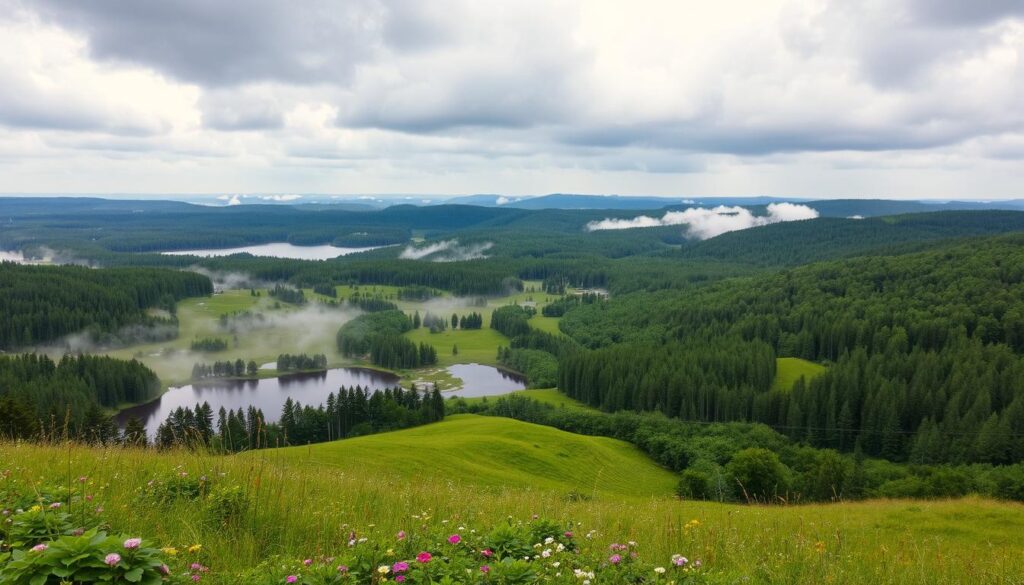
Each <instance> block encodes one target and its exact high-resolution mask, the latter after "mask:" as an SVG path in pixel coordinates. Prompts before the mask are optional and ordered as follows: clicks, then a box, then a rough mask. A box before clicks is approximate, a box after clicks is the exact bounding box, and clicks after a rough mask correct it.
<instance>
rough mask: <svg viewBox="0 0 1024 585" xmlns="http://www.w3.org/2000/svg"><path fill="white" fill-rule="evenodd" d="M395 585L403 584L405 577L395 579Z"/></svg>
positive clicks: (400, 576)
mask: <svg viewBox="0 0 1024 585" xmlns="http://www.w3.org/2000/svg"><path fill="white" fill-rule="evenodd" d="M395 583H405V575H399V576H397V577H395Z"/></svg>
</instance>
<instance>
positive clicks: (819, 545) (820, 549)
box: [814, 540, 825, 553]
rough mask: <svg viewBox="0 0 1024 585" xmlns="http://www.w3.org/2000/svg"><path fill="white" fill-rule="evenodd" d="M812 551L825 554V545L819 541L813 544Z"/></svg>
mask: <svg viewBox="0 0 1024 585" xmlns="http://www.w3.org/2000/svg"><path fill="white" fill-rule="evenodd" d="M814 550H816V551H818V552H820V553H823V552H825V543H824V542H822V541H820V540H819V541H818V542H816V543H814Z"/></svg>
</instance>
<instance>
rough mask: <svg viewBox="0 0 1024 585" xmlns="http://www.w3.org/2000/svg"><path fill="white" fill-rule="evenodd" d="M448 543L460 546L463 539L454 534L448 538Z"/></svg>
mask: <svg viewBox="0 0 1024 585" xmlns="http://www.w3.org/2000/svg"><path fill="white" fill-rule="evenodd" d="M448 542H450V543H452V544H459V543H460V542H462V537H461V536H459V535H458V534H453V535H451V536H449V537H448Z"/></svg>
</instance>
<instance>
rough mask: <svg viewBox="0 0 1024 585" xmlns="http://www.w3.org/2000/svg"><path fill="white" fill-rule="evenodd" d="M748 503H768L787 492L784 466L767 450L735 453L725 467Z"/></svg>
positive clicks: (745, 450) (757, 449)
mask: <svg viewBox="0 0 1024 585" xmlns="http://www.w3.org/2000/svg"><path fill="white" fill-rule="evenodd" d="M726 469H728V471H729V473H731V474H732V476H733V479H735V481H736V483H737V484H739V486H740V489H741V492H742V493H744V494H745V495H746V498H747V500H748V501H751V500H753V501H760V502H768V501H770V500H773V499H774V498H776V497H777V496H780V495H782V494H785V493H786V492H787V491H788V485H789V482H788V475H789V472H788V470H787V469H786V466H785V465H783V464H782V462H781V461H779V456H778V455H776V454H775V453H772V452H771V451H769V450H767V449H761V448H759V447H751V448H748V449H744V450H742V451H739V452H737V453H736V454H735V455H733V456H732V459H731V460H730V461H729V464H728V465H727V466H726Z"/></svg>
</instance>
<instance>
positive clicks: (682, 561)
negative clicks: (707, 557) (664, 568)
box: [672, 555, 690, 567]
mask: <svg viewBox="0 0 1024 585" xmlns="http://www.w3.org/2000/svg"><path fill="white" fill-rule="evenodd" d="M688 562H690V561H689V560H687V558H686V557H684V556H683V555H672V564H673V565H675V566H677V567H683V566H686V563H688Z"/></svg>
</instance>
